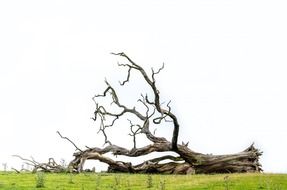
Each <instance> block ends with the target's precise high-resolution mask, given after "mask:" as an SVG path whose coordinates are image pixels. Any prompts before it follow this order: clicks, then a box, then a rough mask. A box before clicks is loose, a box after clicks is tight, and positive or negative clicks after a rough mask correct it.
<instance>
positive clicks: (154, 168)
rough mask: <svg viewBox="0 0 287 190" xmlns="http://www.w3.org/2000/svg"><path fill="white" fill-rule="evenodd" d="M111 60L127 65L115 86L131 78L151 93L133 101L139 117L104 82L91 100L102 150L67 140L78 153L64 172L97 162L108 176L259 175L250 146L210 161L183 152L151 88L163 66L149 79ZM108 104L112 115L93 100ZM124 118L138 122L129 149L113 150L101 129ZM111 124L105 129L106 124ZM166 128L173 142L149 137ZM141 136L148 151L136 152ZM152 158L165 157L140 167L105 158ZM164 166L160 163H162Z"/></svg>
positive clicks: (167, 110)
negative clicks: (108, 100)
mask: <svg viewBox="0 0 287 190" xmlns="http://www.w3.org/2000/svg"><path fill="white" fill-rule="evenodd" d="M112 54H113V55H116V56H120V57H122V58H123V59H124V60H125V61H126V63H125V64H118V66H120V67H125V68H127V77H126V79H125V80H124V81H123V82H120V85H122V86H123V85H125V84H126V83H128V82H129V81H130V76H131V73H132V72H136V73H137V74H140V75H141V76H142V79H143V80H144V81H145V82H146V83H147V85H148V86H149V88H150V89H151V91H152V94H151V95H147V94H146V95H141V96H140V98H139V99H138V101H139V102H140V103H141V104H142V106H143V107H144V108H145V111H144V112H142V111H139V109H137V108H136V107H128V106H126V105H124V104H123V103H122V102H121V100H120V98H119V97H118V94H117V92H116V90H115V89H114V88H113V87H112V85H110V83H108V81H105V83H106V85H107V87H106V89H105V90H104V92H103V93H102V94H99V95H95V96H94V97H93V101H94V102H95V104H96V109H95V112H94V118H93V119H94V120H95V121H98V120H99V121H100V127H99V132H101V133H102V135H103V136H104V138H105V146H104V147H103V148H98V147H94V148H89V147H87V149H85V150H81V149H79V148H78V147H77V146H76V145H75V144H74V143H73V142H72V141H71V140H70V139H68V138H67V137H63V136H61V135H60V134H59V135H60V136H61V137H62V138H65V139H66V140H69V141H70V142H71V143H72V144H73V145H74V146H75V147H76V149H77V151H76V152H75V153H74V154H73V156H74V159H73V160H72V161H71V162H70V164H69V168H70V169H71V170H72V171H76V172H81V171H83V166H84V164H85V161H86V160H99V161H100V162H104V163H106V164H108V166H109V167H108V171H109V172H128V173H164V174H189V173H233V172H260V171H262V169H261V165H260V163H259V157H260V156H261V155H262V152H260V151H259V150H258V149H256V148H255V147H254V146H253V144H252V145H251V146H250V147H248V148H247V149H246V150H244V151H242V152H239V153H236V154H228V155H209V154H202V153H198V152H194V151H192V150H190V149H189V148H188V146H187V145H188V143H186V144H184V143H182V144H179V143H178V135H179V127H180V125H179V122H178V119H177V116H176V115H175V114H174V113H173V112H172V109H171V106H170V102H168V103H163V102H161V99H160V93H159V89H158V87H157V85H156V80H155V78H156V75H157V74H159V73H160V72H161V71H162V70H163V69H164V65H163V66H162V67H161V68H159V69H158V70H154V69H152V70H151V73H150V74H148V73H147V72H146V71H145V70H144V69H143V67H141V66H140V65H138V64H137V63H135V62H134V61H133V60H132V59H130V58H129V57H128V56H127V55H126V54H125V53H112ZM108 97H111V98H112V104H113V105H115V106H117V107H118V108H119V110H121V111H118V112H113V111H110V110H109V109H108V107H106V106H103V105H100V104H99V101H98V99H100V98H108ZM126 114H132V115H134V116H135V117H136V118H137V119H138V120H139V123H138V124H133V123H132V121H131V120H130V121H129V122H130V125H129V126H127V127H129V128H130V131H131V132H130V134H129V135H130V136H132V139H133V141H132V142H133V148H131V149H128V148H125V147H121V146H117V145H115V144H113V143H112V142H111V141H110V140H109V139H108V135H107V133H106V129H107V128H110V127H114V126H115V125H116V122H117V120H119V119H121V118H122V117H123V116H124V115H126ZM107 121H110V123H107ZM166 122H172V124H173V132H172V138H171V139H166V138H164V137H159V136H156V135H155V134H154V133H152V132H151V131H150V127H151V126H152V125H164V124H165V123H166ZM139 134H144V135H145V137H146V138H147V139H148V140H149V141H150V144H149V145H146V146H143V147H137V144H136V137H137V135H139ZM153 152H166V154H167V155H165V156H161V157H158V158H154V159H150V160H147V161H145V162H143V163H141V164H138V165H133V164H131V163H130V162H124V161H116V160H114V159H112V158H109V157H108V156H106V154H107V153H112V154H113V155H116V156H117V155H122V156H127V157H140V156H143V155H148V154H150V153H153ZM170 152H174V153H176V155H177V156H173V155H170ZM163 161H164V162H163Z"/></svg>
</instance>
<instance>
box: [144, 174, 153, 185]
mask: <svg viewBox="0 0 287 190" xmlns="http://www.w3.org/2000/svg"><path fill="white" fill-rule="evenodd" d="M152 186H153V183H152V176H151V175H147V178H146V187H147V188H152Z"/></svg>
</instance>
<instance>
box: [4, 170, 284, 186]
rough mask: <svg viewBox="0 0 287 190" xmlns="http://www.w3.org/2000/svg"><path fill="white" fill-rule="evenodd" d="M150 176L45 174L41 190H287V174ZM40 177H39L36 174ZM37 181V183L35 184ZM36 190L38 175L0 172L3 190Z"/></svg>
mask: <svg viewBox="0 0 287 190" xmlns="http://www.w3.org/2000/svg"><path fill="white" fill-rule="evenodd" d="M226 176H227V175H226V174H217V175H151V177H152V180H151V181H152V184H153V185H152V187H149V188H148V186H147V181H148V180H149V175H143V174H109V173H104V174H102V173H101V174H97V173H86V174H73V175H72V182H73V183H69V180H71V174H69V173H61V174H51V173H45V174H44V187H41V189H42V190H55V189H56V190H83V189H84V190H111V189H118V190H127V189H132V190H145V189H146V190H147V189H148V190H159V189H161V190H164V189H165V190H226V189H230V190H287V174H228V178H227V177H226ZM36 177H37V174H36ZM36 181H37V180H36ZM12 189H15V190H37V189H39V188H36V186H35V174H31V173H20V174H17V173H14V172H0V190H12Z"/></svg>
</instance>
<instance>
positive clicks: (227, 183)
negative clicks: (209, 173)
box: [223, 176, 229, 190]
mask: <svg viewBox="0 0 287 190" xmlns="http://www.w3.org/2000/svg"><path fill="white" fill-rule="evenodd" d="M223 179H224V187H225V190H229V176H225V177H224V178H223Z"/></svg>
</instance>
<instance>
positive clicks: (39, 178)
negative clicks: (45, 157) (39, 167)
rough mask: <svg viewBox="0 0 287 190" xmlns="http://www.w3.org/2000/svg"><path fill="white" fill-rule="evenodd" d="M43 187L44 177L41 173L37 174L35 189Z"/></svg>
mask: <svg viewBox="0 0 287 190" xmlns="http://www.w3.org/2000/svg"><path fill="white" fill-rule="evenodd" d="M42 187H45V175H44V173H43V172H38V173H37V174H36V188H42Z"/></svg>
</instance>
